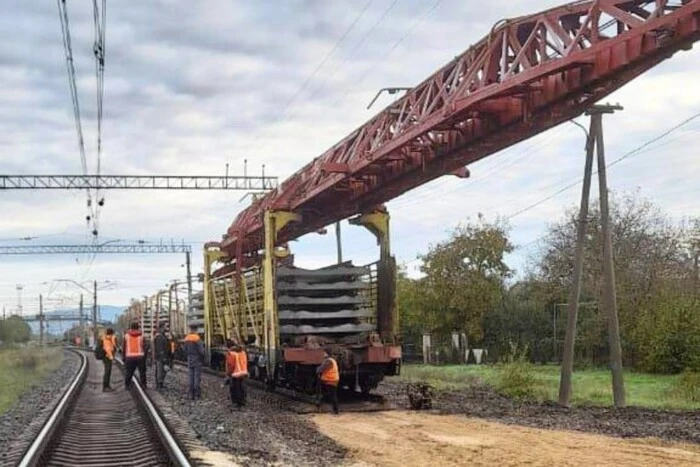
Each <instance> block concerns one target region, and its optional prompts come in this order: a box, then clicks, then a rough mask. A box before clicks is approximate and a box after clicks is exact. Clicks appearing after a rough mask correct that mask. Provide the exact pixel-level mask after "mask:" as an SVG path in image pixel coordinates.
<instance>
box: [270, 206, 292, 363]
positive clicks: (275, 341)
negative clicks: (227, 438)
mask: <svg viewBox="0 0 700 467" xmlns="http://www.w3.org/2000/svg"><path fill="white" fill-rule="evenodd" d="M300 220H301V216H300V215H299V214H295V213H293V212H288V211H265V218H264V224H265V246H264V252H265V254H264V256H263V310H264V320H263V329H264V331H263V332H264V334H263V341H264V343H265V344H266V345H265V348H266V349H267V362H268V374H269V375H274V373H270V371H273V372H274V369H275V368H276V365H277V349H278V347H279V336H278V332H277V324H278V320H277V297H276V294H275V288H274V287H275V263H276V261H275V260H276V259H277V258H284V257H285V256H287V255H289V250H288V249H287V248H286V247H280V248H277V247H276V243H277V235H278V234H279V232H280V230H282V229H283V228H284V227H285V226H286V225H287V224H289V223H290V222H299V221H300Z"/></svg>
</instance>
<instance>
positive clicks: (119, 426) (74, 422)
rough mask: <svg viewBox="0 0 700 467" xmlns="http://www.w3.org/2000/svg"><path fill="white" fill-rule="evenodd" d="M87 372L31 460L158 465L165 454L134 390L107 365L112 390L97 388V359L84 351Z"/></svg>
mask: <svg viewBox="0 0 700 467" xmlns="http://www.w3.org/2000/svg"><path fill="white" fill-rule="evenodd" d="M87 361H88V373H87V378H86V379H85V381H84V382H83V383H82V388H81V389H80V390H79V392H78V393H77V396H76V397H75V400H74V401H73V402H72V404H71V406H70V407H69V408H68V411H67V413H66V414H65V415H64V416H63V417H62V418H61V419H60V420H59V421H58V423H59V425H58V426H57V427H56V429H55V431H54V435H53V436H52V437H51V439H50V440H49V441H48V443H47V445H46V447H45V449H44V451H43V453H42V454H41V459H40V461H39V462H38V464H37V465H42V466H98V465H99V466H123V465H138V466H156V465H158V466H161V465H179V463H176V462H173V461H172V460H171V454H170V453H169V451H168V450H167V449H166V448H165V447H164V445H163V442H162V441H161V437H162V436H163V433H159V432H158V430H157V429H156V428H155V427H154V424H153V423H152V422H151V420H150V419H149V417H148V416H147V415H146V412H145V410H144V408H143V407H142V406H141V404H140V403H139V402H137V400H138V399H137V398H136V396H135V395H132V394H131V393H130V392H127V391H126V390H125V389H124V380H123V375H122V372H121V371H120V368H119V367H118V366H117V365H116V364H115V365H114V367H113V369H112V387H113V388H115V390H114V392H103V391H102V363H101V362H99V361H97V360H95V359H94V357H92V356H91V355H89V354H88V355H87Z"/></svg>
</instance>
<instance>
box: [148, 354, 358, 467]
mask: <svg viewBox="0 0 700 467" xmlns="http://www.w3.org/2000/svg"><path fill="white" fill-rule="evenodd" d="M186 371H187V370H186V369H185V368H177V367H176V370H175V371H174V372H168V374H167V376H166V379H165V388H164V389H163V390H162V391H161V394H162V395H163V397H164V398H165V400H167V401H168V402H169V403H170V405H171V407H172V408H173V409H174V410H175V412H177V413H178V414H179V415H180V416H181V417H182V418H184V419H185V420H187V422H188V423H189V424H190V426H191V427H192V428H193V429H194V430H195V431H196V432H197V434H198V435H199V436H200V439H201V441H202V442H203V443H204V444H205V445H206V446H207V447H208V448H209V449H213V450H217V451H224V452H229V453H232V454H234V455H235V458H236V459H237V460H238V461H239V462H240V463H241V464H242V465H246V466H248V465H250V466H263V465H264V466H268V465H295V466H297V465H299V466H302V465H309V466H311V465H313V466H326V465H328V466H330V465H339V464H342V463H344V461H345V455H346V451H345V449H344V448H343V447H341V446H339V445H338V444H336V443H335V442H334V441H333V440H331V439H330V438H328V437H326V436H324V435H322V434H321V433H319V432H318V431H317V430H316V428H315V426H314V425H313V423H312V422H311V421H309V420H307V419H306V418H304V417H303V416H300V415H297V414H294V413H290V412H286V411H283V410H280V409H279V408H275V407H271V406H269V405H268V404H266V403H265V402H264V401H263V400H261V398H260V397H258V396H260V395H262V394H261V393H262V391H260V390H258V389H255V388H251V387H248V388H247V390H248V405H247V406H246V407H245V408H244V409H243V410H242V411H240V412H239V411H238V410H233V409H232V408H231V401H230V399H229V398H228V386H226V387H221V384H222V383H223V379H221V378H218V377H216V376H213V375H208V374H202V399H201V400H198V401H190V400H188V399H187V373H186ZM148 377H149V381H148V386H149V391H153V390H154V389H152V388H153V387H155V378H154V367H151V368H149V372H148Z"/></svg>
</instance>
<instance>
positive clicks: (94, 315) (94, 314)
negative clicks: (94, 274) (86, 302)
mask: <svg viewBox="0 0 700 467" xmlns="http://www.w3.org/2000/svg"><path fill="white" fill-rule="evenodd" d="M92 338H93V339H94V340H93V341H92V345H93V346H95V345H97V281H94V282H93V292H92Z"/></svg>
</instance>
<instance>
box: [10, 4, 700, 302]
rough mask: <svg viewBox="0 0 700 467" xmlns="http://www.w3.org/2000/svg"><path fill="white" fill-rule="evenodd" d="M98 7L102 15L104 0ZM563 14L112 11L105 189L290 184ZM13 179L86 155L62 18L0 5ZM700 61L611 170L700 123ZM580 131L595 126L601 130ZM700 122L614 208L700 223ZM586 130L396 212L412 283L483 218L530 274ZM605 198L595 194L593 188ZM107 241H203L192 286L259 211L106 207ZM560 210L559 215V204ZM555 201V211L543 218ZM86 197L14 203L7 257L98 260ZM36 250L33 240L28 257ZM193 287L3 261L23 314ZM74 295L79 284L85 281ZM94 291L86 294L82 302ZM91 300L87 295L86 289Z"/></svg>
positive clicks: (647, 85) (340, 8) (519, 148)
mask: <svg viewBox="0 0 700 467" xmlns="http://www.w3.org/2000/svg"><path fill="white" fill-rule="evenodd" d="M98 3H99V2H98ZM559 3H561V1H557V0H554V1H552V0H529V1H524V0H491V1H489V2H465V1H462V0H431V1H423V0H358V1H351V2H348V1H340V0H333V1H326V0H295V1H291V0H290V1H285V2H272V1H260V2H242V1H230V2H215V1H203V2H188V1H175V0H160V1H155V0H154V1H149V2H142V1H135V0H128V1H127V0H123V1H120V2H108V10H107V15H106V18H107V28H106V58H105V86H104V89H105V91H104V118H103V153H102V159H101V167H102V173H105V174H129V175H136V174H143V175H149V174H158V175H166V174H167V175H222V174H224V172H225V167H226V164H229V167H230V168H229V171H230V174H232V175H233V174H240V173H242V171H243V165H244V160H247V161H248V169H247V170H248V173H250V174H259V173H260V172H261V170H262V166H263V164H264V165H265V172H266V174H268V175H274V176H278V177H280V181H281V180H284V178H286V177H287V176H289V175H291V174H292V173H293V172H295V171H296V170H297V169H298V168H300V167H301V166H303V165H304V164H306V163H307V162H308V161H310V160H311V159H313V158H314V157H316V156H318V155H320V154H321V153H322V152H323V151H325V150H326V149H327V148H329V147H330V146H332V145H333V144H334V143H336V142H337V141H339V140H341V139H342V138H344V137H345V136H346V135H347V134H348V133H350V132H351V131H352V130H354V129H355V128H356V127H358V126H359V125H361V124H362V123H364V122H365V121H367V120H368V119H369V118H371V117H372V116H373V115H374V114H375V113H376V112H378V111H379V110H381V108H382V107H383V106H386V105H387V104H389V103H391V102H392V99H394V96H388V95H383V96H382V97H380V98H379V99H378V101H377V102H376V103H375V104H374V106H373V107H372V108H371V109H369V110H367V108H366V107H367V105H368V104H369V102H370V101H371V100H372V98H373V97H374V95H375V94H376V92H377V90H379V89H380V88H382V87H387V86H413V85H416V84H418V83H420V82H421V81H423V80H424V79H425V78H426V77H427V76H429V75H430V74H432V73H433V72H434V71H435V70H437V69H438V68H439V67H441V66H442V65H444V64H445V63H446V62H448V61H449V60H451V59H452V58H453V57H454V56H456V55H458V54H460V53H461V52H463V51H464V50H466V49H467V48H468V47H469V45H470V44H472V43H475V42H477V41H478V40H479V39H480V38H481V37H482V36H483V35H485V34H486V33H488V31H489V30H490V28H491V27H492V26H493V25H494V24H495V23H496V22H497V21H499V20H501V19H503V18H508V17H515V16H519V15H523V14H527V13H535V12H537V11H540V10H542V9H546V8H549V7H552V6H556V5H557V4H559ZM68 12H69V19H70V30H71V35H72V43H73V53H74V57H75V69H76V75H77V88H78V94H79V99H80V106H81V112H82V125H83V133H84V136H85V147H86V157H87V161H88V168H89V171H90V172H94V170H95V167H96V159H97V158H96V135H97V131H96V115H97V113H96V99H95V95H96V92H95V91H96V81H95V68H94V58H93V40H94V37H93V34H94V31H93V18H92V14H93V13H92V2H88V1H87V0H82V1H69V2H68ZM0 40H1V41H2V44H3V47H2V48H0V89H2V92H0V173H2V174H79V173H81V162H80V155H79V152H78V144H77V137H76V130H75V124H74V120H73V110H72V105H71V99H70V91H69V85H68V77H67V76H68V75H67V72H66V63H65V56H64V51H63V44H62V36H61V26H60V22H59V16H58V10H57V7H56V4H55V3H54V2H27V1H23V0H5V1H3V2H0ZM699 49H700V47H698V46H697V45H696V47H695V49H693V50H692V51H688V52H682V53H679V54H677V55H676V56H674V57H673V58H672V59H671V60H669V61H666V62H664V63H662V64H661V65H659V66H657V67H656V68H654V69H652V70H651V71H649V72H647V73H646V74H644V75H642V76H641V77H639V78H637V79H636V80H635V81H633V82H631V83H629V84H627V85H626V86H624V87H623V88H622V89H621V90H619V91H618V92H616V93H615V94H613V95H612V96H610V97H609V98H607V99H606V101H608V102H613V103H617V102H619V103H620V104H621V105H623V106H624V110H623V111H622V112H618V113H616V114H614V115H611V116H605V119H604V125H605V138H606V154H607V157H608V160H613V159H615V158H617V157H620V156H622V155H624V154H626V153H627V152H629V151H631V150H633V149H635V148H637V147H638V146H640V145H641V144H643V143H645V142H646V141H648V140H650V139H652V138H654V137H655V136H657V135H659V134H661V133H663V132H664V131H665V130H667V129H669V128H671V127H673V126H674V125H676V124H678V123H680V122H682V121H683V120H684V119H686V118H688V117H690V116H691V115H693V114H695V113H697V112H700V79H698V77H699V72H700V66H699V65H698V64H699V63H700V51H699ZM578 121H579V122H580V123H582V124H584V125H587V122H586V121H585V118H583V117H581V118H579V119H578ZM698 130H700V119H698V120H695V121H693V122H691V123H689V124H687V125H685V126H683V127H682V128H680V129H678V130H676V131H674V132H673V133H671V134H669V135H668V136H667V137H665V138H663V139H661V140H659V141H658V142H656V143H653V144H651V145H649V146H647V147H645V149H644V150H643V151H640V152H638V153H635V154H634V155H632V156H630V157H628V158H626V159H624V160H623V161H621V162H620V163H619V164H616V165H615V166H613V167H611V168H610V170H609V174H608V178H609V185H610V188H611V189H612V190H613V191H614V193H617V194H614V196H619V194H621V193H625V192H629V191H632V190H636V191H637V192H638V193H639V195H640V196H643V197H646V198H649V199H650V200H652V201H653V202H655V203H656V204H657V205H659V206H660V207H661V208H662V209H663V210H664V212H665V213H666V214H667V215H668V216H669V217H671V219H673V220H677V221H679V220H681V219H683V218H684V217H688V216H697V215H699V214H700V213H699V212H698V211H699V208H700V206H699V205H698V203H697V199H698V195H699V194H700V188H699V187H700V183H698V181H697V180H698V174H699V173H700V170H699V169H700V159H699V158H698V157H697V146H696V144H697V143H698V136H699V133H698ZM584 142H585V141H584V135H583V132H582V131H581V130H580V129H579V128H578V127H576V126H575V125H572V124H569V123H567V124H564V125H561V126H559V127H556V128H554V129H552V130H549V131H547V132H546V133H543V134H540V135H538V136H536V137H533V138H531V139H529V140H527V141H524V142H522V143H520V144H518V145H516V146H513V147H511V148H508V149H507V150H504V151H502V152H500V153H497V154H495V155H493V156H491V157H489V158H487V159H485V160H483V161H480V162H477V163H475V164H472V165H471V166H470V167H469V169H470V170H471V178H469V179H466V180H465V179H457V178H454V177H449V176H446V177H442V178H440V179H438V180H436V181H433V182H431V183H429V184H427V185H424V186H422V187H420V188H418V189H416V190H413V191H411V192H409V193H407V194H405V195H403V196H401V197H400V198H397V199H395V200H393V201H391V202H390V203H389V204H388V209H389V212H390V214H391V229H392V249H393V252H394V254H395V255H396V256H397V259H398V260H399V262H401V263H403V264H405V265H406V267H407V268H408V271H409V273H410V274H412V275H415V274H417V273H418V269H417V268H418V267H419V266H420V261H419V260H417V259H416V258H417V255H419V254H421V253H425V252H426V251H427V249H428V248H429V247H430V245H432V244H435V243H436V242H439V241H441V240H444V239H445V238H447V236H448V234H449V232H450V231H451V229H453V228H454V227H455V226H457V225H458V224H459V223H460V222H467V221H469V219H474V218H476V216H477V215H478V213H483V214H484V215H485V216H486V217H487V218H488V219H495V218H496V217H497V216H500V217H502V218H508V223H509V225H510V228H511V230H510V234H511V238H512V241H513V242H514V244H515V245H516V246H517V248H516V250H515V252H513V253H512V254H511V255H509V257H508V258H507V259H508V263H509V264H510V265H511V266H512V267H513V268H515V269H516V271H517V273H518V274H523V272H524V271H525V270H526V268H527V266H528V264H529V262H530V260H531V259H532V256H533V252H534V251H535V249H536V248H537V245H538V244H537V239H538V238H539V237H540V236H541V235H542V234H543V233H544V232H545V231H546V229H547V226H548V225H550V224H551V223H553V222H556V221H557V220H558V219H560V218H561V217H562V216H563V214H564V212H565V210H566V209H567V208H570V207H572V206H575V205H576V204H577V203H578V199H579V197H580V185H574V186H572V187H571V188H569V189H567V190H564V191H562V192H561V193H558V194H556V195H555V196H552V195H554V194H555V193H557V192H558V191H559V190H560V189H562V188H563V187H565V186H567V185H569V184H571V183H573V182H576V181H577V180H580V178H581V176H582V172H583V147H584ZM592 192H593V193H597V185H596V184H595V183H594V185H593V188H592ZM104 196H105V205H104V207H103V208H102V210H101V214H100V222H99V241H100V242H105V241H114V240H122V241H136V240H143V241H147V242H159V241H164V242H171V241H174V242H182V241H184V242H187V243H189V244H191V245H192V247H193V249H194V253H193V258H192V259H193V273H195V274H196V273H198V272H200V271H201V267H202V259H201V257H202V255H201V248H202V244H203V243H204V242H206V241H210V240H217V239H220V238H221V235H222V234H223V233H224V232H225V231H226V229H227V227H228V226H229V225H230V223H231V221H232V220H233V218H234V217H235V215H236V214H237V213H238V212H239V211H240V210H241V209H243V208H244V207H246V206H247V204H248V202H249V199H247V200H243V201H241V198H242V197H243V193H240V192H228V193H227V192H166V191H151V192H148V191H141V192H138V191H108V192H106V193H105V195H104ZM546 198H548V199H546ZM544 199H546V200H545V201H542V200H544ZM85 203H86V195H85V193H83V192H70V191H51V192H49V191H26V192H17V191H8V192H4V193H0V212H1V214H0V219H1V221H0V244H1V245H17V244H22V245H32V244H34V245H37V244H84V243H86V242H87V243H89V242H90V241H91V238H90V237H91V235H90V234H89V231H88V229H87V228H86V221H85V215H86V206H85ZM342 234H343V253H344V256H345V259H351V260H352V261H354V262H355V263H356V264H366V263H369V262H372V261H375V260H376V259H377V258H378V248H377V246H376V244H375V241H374V238H373V237H372V236H371V234H370V233H369V232H367V231H365V230H363V229H362V228H360V227H354V226H349V225H347V224H346V223H343V226H342ZM26 237H32V238H33V239H32V240H21V239H23V238H26ZM292 250H293V252H294V253H295V257H296V261H297V264H298V265H300V266H303V267H320V266H324V265H327V264H330V263H332V262H333V261H335V258H336V252H335V236H334V235H333V228H332V227H331V228H329V229H328V234H327V235H325V236H321V235H317V234H312V235H308V236H306V237H303V238H302V239H300V240H299V241H296V242H293V243H292ZM184 278H185V268H184V255H101V256H96V257H94V258H90V257H88V256H86V255H79V256H77V257H76V256H68V255H58V256H21V257H18V256H14V257H13V256H0V307H5V308H6V310H7V312H8V313H10V312H14V311H15V310H16V309H17V305H18V291H17V285H18V284H19V285H21V286H22V292H21V295H22V299H21V300H22V306H23V311H24V312H25V313H36V311H37V310H38V305H39V295H40V294H41V295H42V296H43V299H44V303H45V307H46V309H56V308H63V307H72V306H75V304H76V303H77V301H78V299H79V295H80V293H83V294H85V295H86V297H85V300H86V301H88V300H90V299H89V298H88V293H89V289H91V283H92V281H98V289H99V292H98V295H99V299H98V301H99V302H100V303H103V304H110V305H124V304H127V303H128V302H129V300H130V299H131V298H135V297H139V298H140V297H142V296H144V295H151V294H153V293H155V292H156V291H157V290H158V289H162V288H163V287H164V286H165V285H166V283H169V282H170V281H172V280H183V279H184ZM71 281H72V282H71ZM76 283H77V284H76ZM81 287H82V288H81Z"/></svg>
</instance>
